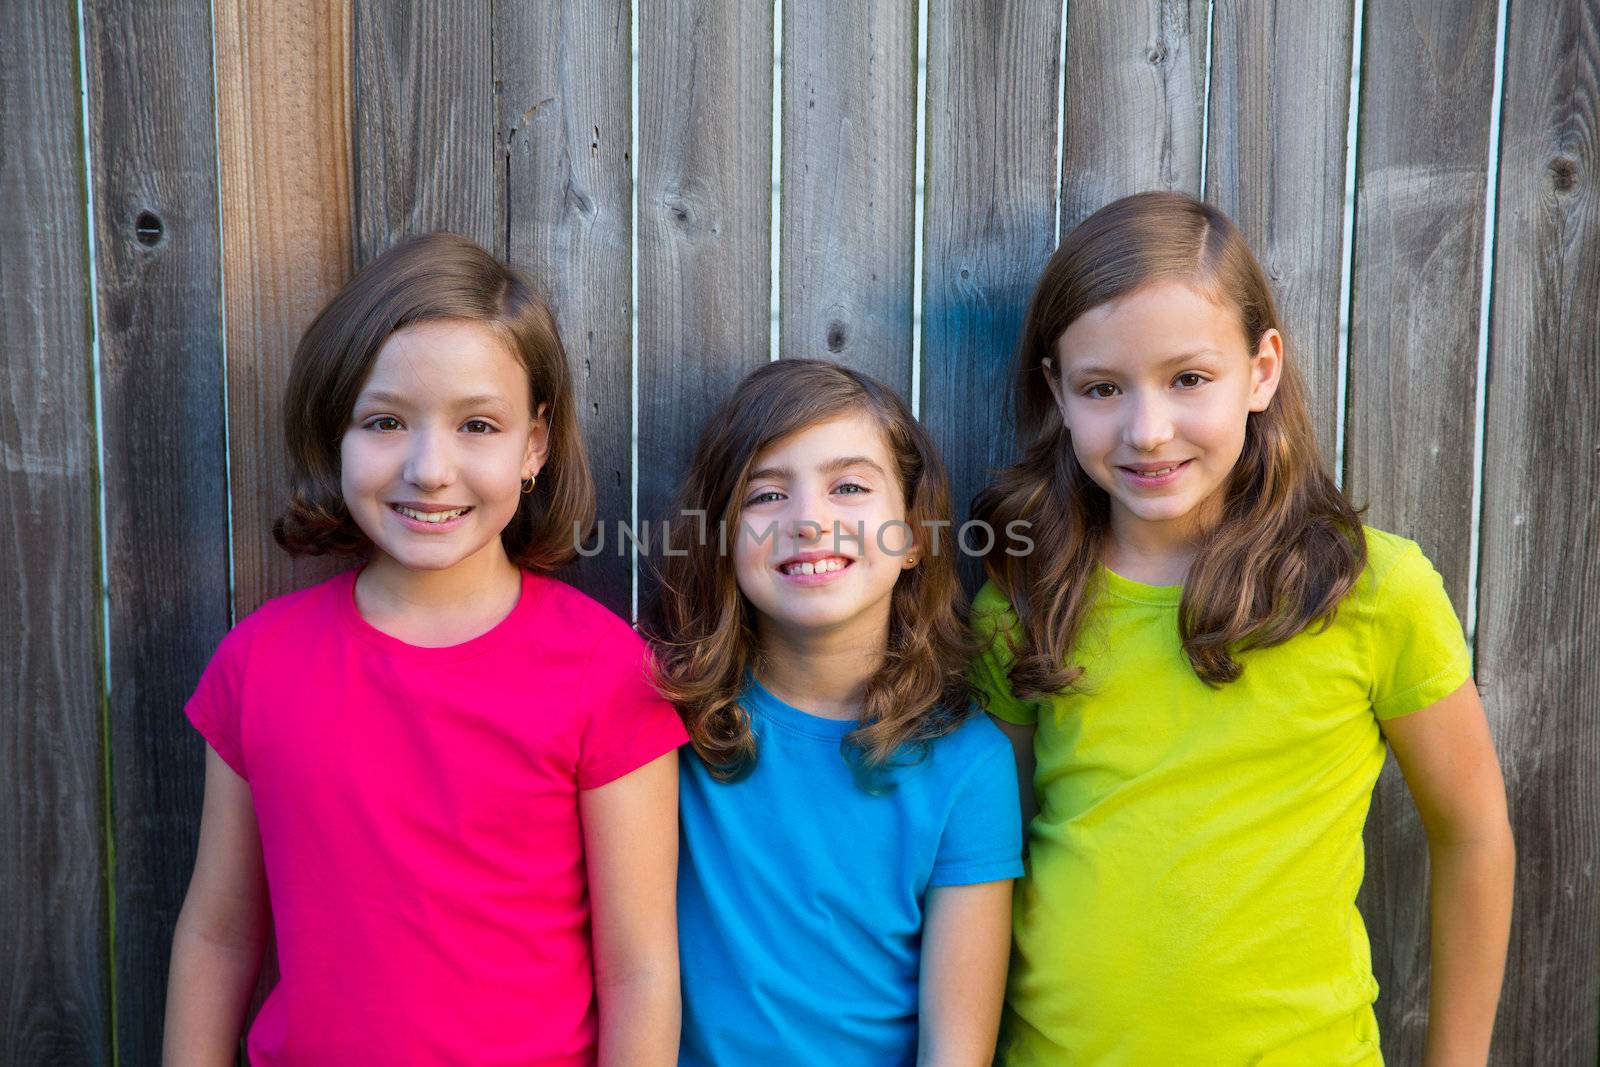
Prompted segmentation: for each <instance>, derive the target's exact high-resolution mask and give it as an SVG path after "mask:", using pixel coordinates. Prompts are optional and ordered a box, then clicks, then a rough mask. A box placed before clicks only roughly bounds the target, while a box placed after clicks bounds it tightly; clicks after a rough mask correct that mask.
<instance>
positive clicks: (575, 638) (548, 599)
mask: <svg viewBox="0 0 1600 1067" xmlns="http://www.w3.org/2000/svg"><path fill="white" fill-rule="evenodd" d="M529 591H530V593H531V594H532V595H533V596H534V597H535V598H536V600H535V605H536V608H535V611H534V612H533V617H532V620H531V622H532V625H534V626H535V627H537V628H538V631H539V637H540V640H541V642H549V643H555V644H560V645H566V646H568V647H569V648H572V649H574V650H578V651H584V652H587V653H588V655H589V658H591V659H593V660H598V661H607V660H610V661H616V662H626V661H634V662H636V661H638V660H639V659H640V658H641V657H642V656H643V655H644V650H645V644H644V639H643V638H642V637H640V636H639V635H638V633H636V632H635V631H634V629H633V626H632V625H631V624H629V622H628V621H627V620H626V619H623V618H621V617H620V616H618V615H617V614H616V613H615V612H613V611H612V610H611V609H610V608H608V607H606V606H605V605H604V604H602V603H600V602H599V601H598V600H596V599H594V598H593V597H591V596H589V595H588V594H587V593H584V592H581V591H580V590H577V589H574V588H573V587H572V586H570V585H568V584H567V583H566V582H563V581H561V580H559V579H556V578H551V577H548V576H546V575H540V574H530V576H529Z"/></svg>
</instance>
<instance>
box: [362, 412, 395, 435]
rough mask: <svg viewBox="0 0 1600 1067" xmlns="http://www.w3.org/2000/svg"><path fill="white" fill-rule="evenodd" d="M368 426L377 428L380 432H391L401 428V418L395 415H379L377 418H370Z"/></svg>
mask: <svg viewBox="0 0 1600 1067" xmlns="http://www.w3.org/2000/svg"><path fill="white" fill-rule="evenodd" d="M366 427H367V429H369V430H377V431H378V432H379V433H390V432H392V431H394V430H398V429H399V428H400V420H399V419H397V418H395V417H394V416H393V415H379V416H378V417H377V418H375V419H368V420H367V422H366Z"/></svg>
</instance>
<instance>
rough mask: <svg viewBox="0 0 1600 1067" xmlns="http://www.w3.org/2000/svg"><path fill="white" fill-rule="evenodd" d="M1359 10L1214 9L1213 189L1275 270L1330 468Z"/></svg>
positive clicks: (1295, 2)
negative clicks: (1353, 42) (1355, 23)
mask: <svg viewBox="0 0 1600 1067" xmlns="http://www.w3.org/2000/svg"><path fill="white" fill-rule="evenodd" d="M1353 19H1354V8H1353V6H1352V4H1351V3H1349V2H1348V0H1346V2H1342V3H1328V2H1325V0H1282V2H1280V3H1275V4H1260V3H1252V2H1247V0H1218V3H1217V5H1216V9H1215V12H1214V13H1213V16H1212V23H1213V24H1212V44H1211V107H1210V125H1211V129H1210V134H1209V136H1208V138H1207V152H1206V199H1208V200H1210V201H1211V202H1212V203H1214V204H1216V205H1217V206H1218V207H1220V208H1221V209H1222V210H1223V211H1226V212H1227V213H1228V215H1229V216H1230V217H1232V219H1233V220H1234V221H1235V222H1237V223H1238V224H1239V227H1240V229H1242V230H1243V231H1244V233H1245V236H1246V237H1248V238H1249V240H1250V245H1251V247H1252V248H1254V249H1255V253H1256V256H1257V258H1258V259H1260V260H1261V265H1262V267H1263V268H1264V269H1265V270H1266V272H1267V277H1268V279H1269V280H1270V281H1271V283H1272V288H1273V292H1274V295H1275V296H1276V297H1277V299H1278V310H1279V311H1280V313H1281V314H1282V315H1283V319H1284V322H1285V325H1286V326H1287V333H1288V337H1289V343H1290V350H1291V351H1290V358H1291V359H1293V360H1294V362H1295V364H1296V365H1297V366H1298V367H1299V369H1300V373H1301V375H1302V376H1303V377H1304V380H1305V383H1306V386H1307V388H1308V389H1309V391H1310V394H1311V396H1310V401H1311V413H1312V417H1313V419H1314V420H1315V422H1316V425H1317V439H1318V442H1319V443H1320V444H1321V446H1322V454H1323V457H1324V458H1325V459H1326V460H1327V462H1328V463H1329V464H1330V469H1331V465H1332V463H1333V461H1334V446H1335V439H1336V435H1337V422H1336V420H1337V409H1338V393H1339V384H1340V383H1339V288H1340V281H1341V268H1342V264H1341V262H1340V260H1341V256H1342V253H1343V239H1344V173H1345V143H1344V142H1345V126H1346V122H1347V119H1348V113H1349V105H1350V41H1351V33H1352V29H1353V26H1352V23H1353ZM1312 41H1314V42H1316V44H1315V46H1314V47H1307V42H1312ZM1264 57H1265V58H1264Z"/></svg>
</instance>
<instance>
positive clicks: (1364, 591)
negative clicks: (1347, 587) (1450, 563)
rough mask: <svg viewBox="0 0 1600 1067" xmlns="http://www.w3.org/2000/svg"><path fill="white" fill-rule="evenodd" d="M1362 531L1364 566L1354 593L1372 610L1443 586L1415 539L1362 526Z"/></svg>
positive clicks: (1404, 602)
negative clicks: (1364, 544) (1365, 557)
mask: <svg viewBox="0 0 1600 1067" xmlns="http://www.w3.org/2000/svg"><path fill="white" fill-rule="evenodd" d="M1362 534H1363V536H1364V537H1365V538H1366V544H1367V565H1366V568H1365V569H1364V570H1363V571H1362V572H1361V576H1360V577H1359V578H1358V579H1357V580H1356V593H1357V595H1358V596H1359V597H1360V599H1361V600H1362V601H1363V602H1365V603H1366V604H1367V605H1369V606H1371V607H1372V608H1373V609H1374V610H1382V609H1384V608H1385V607H1388V608H1393V607H1395V606H1397V605H1404V604H1406V603H1408V602H1411V601H1413V600H1414V599H1415V598H1416V597H1417V596H1419V595H1432V594H1433V593H1434V592H1435V591H1436V590H1442V589H1443V585H1444V580H1443V579H1442V578H1441V577H1440V576H1439V572H1438V571H1437V570H1435V569H1434V566H1433V563H1432V562H1431V561H1430V560H1429V559H1428V557H1427V556H1426V555H1425V554H1424V553H1423V551H1422V548H1421V546H1419V545H1418V544H1417V543H1416V542H1415V541H1413V540H1411V539H1410V538H1407V537H1401V536H1400V535H1399V534H1392V533H1388V532H1387V531H1384V530H1378V529H1374V528H1373V527H1371V526H1364V527H1362Z"/></svg>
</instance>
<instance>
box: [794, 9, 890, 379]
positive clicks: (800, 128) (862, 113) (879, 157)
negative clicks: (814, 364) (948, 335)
mask: <svg viewBox="0 0 1600 1067" xmlns="http://www.w3.org/2000/svg"><path fill="white" fill-rule="evenodd" d="M916 41H917V5H916V3H915V2H914V0H785V3H784V7H783V142H782V144H783V150H782V155H783V158H782V168H783V170H782V195H781V211H782V215H783V218H782V220H781V222H780V226H781V229H782V234H781V238H780V242H779V243H780V248H779V252H778V258H779V272H778V273H779V278H780V280H781V289H782V293H781V298H780V312H779V315H780V320H779V325H780V335H779V352H780V354H781V355H783V356H786V357H787V356H800V357H807V358H811V359H832V360H836V361H838V362H840V363H844V364H847V365H849V366H852V367H855V368H856V369H858V370H861V371H865V372H866V373H868V374H871V375H873V376H875V377H877V378H880V379H882V380H883V381H885V382H887V383H889V384H890V385H892V386H894V387H895V388H896V389H898V390H900V392H901V394H902V395H905V396H909V395H910V388H911V311H912V306H911V305H912V301H911V295H912V286H913V285H914V284H915V280H914V279H913V277H912V264H913V252H914V247H913V246H914V234H913V233H912V229H913V226H914V223H915V218H916V182H917V161H916V148H917V101H916V89H917V52H916Z"/></svg>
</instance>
